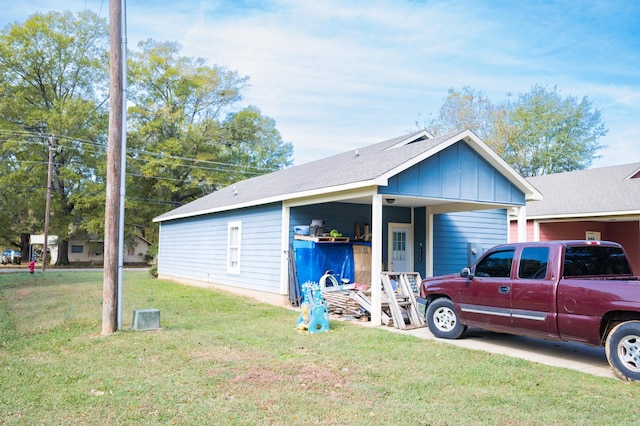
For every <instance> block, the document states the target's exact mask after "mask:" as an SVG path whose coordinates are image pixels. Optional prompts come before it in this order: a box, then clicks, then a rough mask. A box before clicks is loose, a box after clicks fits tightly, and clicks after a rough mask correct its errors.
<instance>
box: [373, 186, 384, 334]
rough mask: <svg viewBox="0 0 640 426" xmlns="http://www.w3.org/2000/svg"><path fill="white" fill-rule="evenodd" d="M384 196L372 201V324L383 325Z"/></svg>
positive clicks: (375, 197)
mask: <svg viewBox="0 0 640 426" xmlns="http://www.w3.org/2000/svg"><path fill="white" fill-rule="evenodd" d="M381 272H382V195H380V194H374V195H373V197H372V200H371V323H372V324H373V325H375V326H379V325H381V324H382V284H381V283H382V281H381V280H380V273H381Z"/></svg>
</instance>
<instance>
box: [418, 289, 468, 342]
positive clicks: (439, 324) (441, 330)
mask: <svg viewBox="0 0 640 426" xmlns="http://www.w3.org/2000/svg"><path fill="white" fill-rule="evenodd" d="M426 317H427V325H428V326H429V331H431V333H432V334H433V335H434V336H436V337H442V338H444V339H457V338H458V337H460V336H461V335H462V333H464V331H465V330H466V329H467V326H466V325H464V324H462V323H461V322H460V320H459V319H458V314H457V313H456V310H455V309H454V307H453V302H452V301H451V300H449V299H447V298H446V297H441V298H439V299H436V300H434V301H433V302H431V303H429V306H428V307H427V314H426Z"/></svg>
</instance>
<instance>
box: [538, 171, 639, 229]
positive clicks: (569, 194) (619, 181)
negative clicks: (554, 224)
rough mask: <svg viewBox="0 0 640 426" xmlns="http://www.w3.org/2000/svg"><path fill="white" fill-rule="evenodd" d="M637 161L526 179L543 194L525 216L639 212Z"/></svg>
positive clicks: (569, 215)
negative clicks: (636, 176) (633, 177)
mask: <svg viewBox="0 0 640 426" xmlns="http://www.w3.org/2000/svg"><path fill="white" fill-rule="evenodd" d="M638 171H640V163H632V164H624V165H620V166H611V167H601V168H596V169H587V170H578V171H574V172H566V173H556V174H551V175H544V176H536V177H531V178H527V181H529V183H531V184H532V185H533V186H534V187H536V188H537V189H538V191H540V192H541V193H542V196H543V199H542V200H541V201H532V202H528V203H527V217H528V218H539V217H547V216H551V217H552V216H568V217H571V216H578V217H579V216H593V215H600V214H601V215H612V214H614V215H615V214H618V215H619V214H624V213H626V214H629V213H631V214H640V177H638V178H635V179H630V177H632V176H633V175H635V174H637V173H638Z"/></svg>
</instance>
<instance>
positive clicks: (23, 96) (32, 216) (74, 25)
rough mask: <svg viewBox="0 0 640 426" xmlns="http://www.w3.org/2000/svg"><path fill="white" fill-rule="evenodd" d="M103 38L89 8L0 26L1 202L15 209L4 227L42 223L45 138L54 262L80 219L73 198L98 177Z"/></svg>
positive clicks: (63, 256)
mask: <svg viewBox="0 0 640 426" xmlns="http://www.w3.org/2000/svg"><path fill="white" fill-rule="evenodd" d="M108 42H109V34H108V28H107V24H106V21H105V20H104V19H101V18H99V17H98V16H97V15H95V14H94V13H92V12H89V11H83V12H80V13H77V14H73V13H71V12H65V13H60V12H49V13H46V14H41V13H37V14H34V15H32V16H31V17H29V18H28V19H27V21H26V22H25V23H24V24H18V23H14V24H10V25H8V26H7V27H6V28H5V29H4V30H3V31H2V32H1V33H0V129H2V130H3V134H4V135H5V137H4V138H3V139H2V146H1V149H0V160H1V161H0V164H1V167H2V173H1V175H0V180H1V183H2V184H3V186H4V185H5V184H7V185H9V187H10V188H12V192H11V193H5V192H4V191H3V197H2V198H3V201H2V202H3V203H5V205H7V206H12V207H13V209H11V210H17V211H18V212H19V216H20V217H19V220H17V221H14V222H13V224H14V225H13V226H12V227H11V228H10V229H11V232H10V234H13V235H18V234H20V233H22V234H25V233H32V232H39V231H41V230H42V229H43V227H44V226H43V221H44V212H43V210H44V204H45V194H46V182H47V164H48V155H49V143H50V142H51V143H52V144H53V147H54V149H53V173H52V178H53V179H52V200H51V221H50V234H51V235H54V234H55V235H58V236H59V237H60V240H59V257H58V263H59V264H66V263H68V259H67V252H68V251H67V248H68V240H69V237H70V235H71V233H73V232H74V229H75V228H76V227H78V226H80V227H81V226H82V220H83V217H82V216H79V215H78V214H77V211H76V202H77V200H79V199H82V198H83V197H84V196H85V194H86V193H87V192H88V191H91V189H90V187H91V185H92V184H94V183H96V182H100V181H101V178H100V176H101V175H100V174H99V173H97V170H98V169H97V167H98V165H99V164H100V162H101V160H102V159H103V158H104V152H105V144H106V138H105V137H104V128H105V127H106V123H107V118H108V112H107V111H106V109H105V107H104V104H105V101H106V93H107V83H108V74H107V61H108V55H107V47H108ZM40 206H42V207H40ZM3 207H4V206H3ZM9 210H10V209H7V211H9ZM2 211H3V213H2V216H4V219H3V220H2V221H4V222H6V221H7V217H6V215H7V213H6V212H5V209H4V208H3V209H2ZM8 214H9V215H11V214H15V213H12V212H9V213H8ZM9 221H10V219H9ZM24 252H25V250H24V247H23V255H26V254H25V253H24Z"/></svg>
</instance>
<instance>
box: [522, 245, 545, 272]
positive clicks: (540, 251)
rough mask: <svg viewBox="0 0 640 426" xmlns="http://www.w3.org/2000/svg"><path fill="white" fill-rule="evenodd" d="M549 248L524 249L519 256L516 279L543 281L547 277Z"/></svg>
mask: <svg viewBox="0 0 640 426" xmlns="http://www.w3.org/2000/svg"><path fill="white" fill-rule="evenodd" d="M548 262H549V247H526V248H524V249H523V250H522V255H520V265H519V267H518V278H522V279H527V280H543V279H544V278H545V277H546V276H547V264H548Z"/></svg>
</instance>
